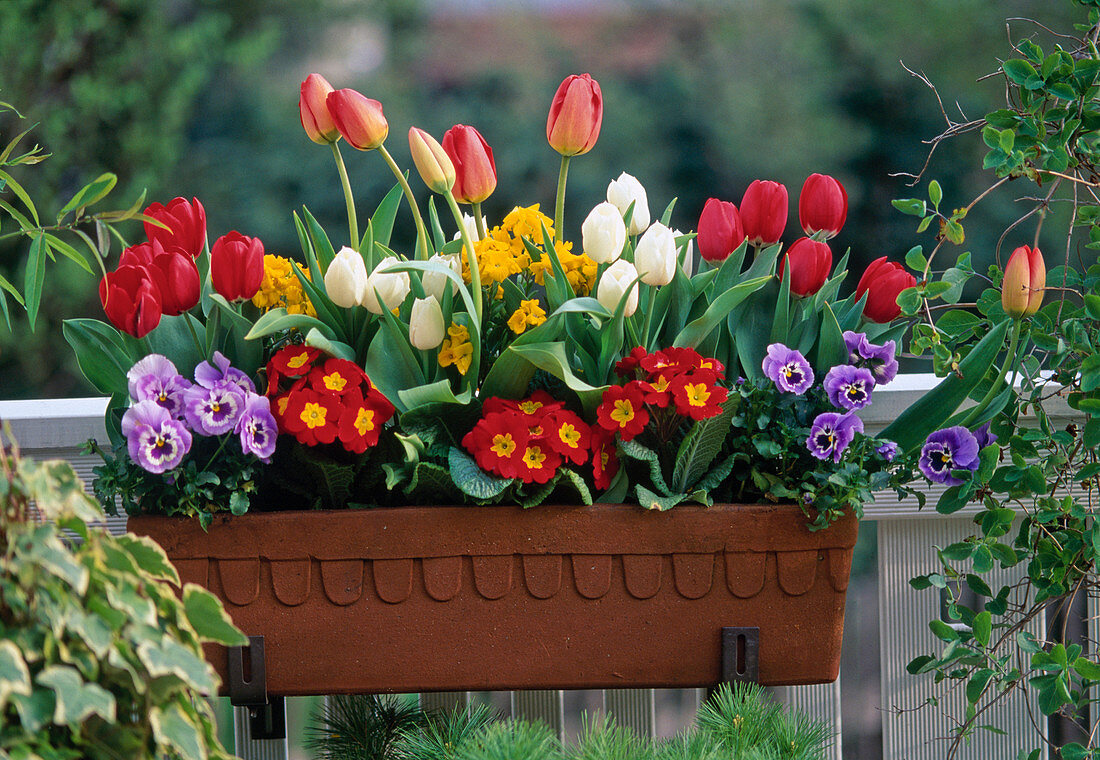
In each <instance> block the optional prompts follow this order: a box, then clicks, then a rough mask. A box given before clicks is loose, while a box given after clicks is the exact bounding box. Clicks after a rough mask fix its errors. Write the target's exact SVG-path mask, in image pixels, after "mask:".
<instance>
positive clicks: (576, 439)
mask: <svg viewBox="0 0 1100 760" xmlns="http://www.w3.org/2000/svg"><path fill="white" fill-rule="evenodd" d="M558 438H560V439H561V442H562V443H564V444H565V445H566V446H568V447H569V448H571V449H575V448H577V446H579V445H580V440H581V431H579V430H577V428H576V427H574V426H573V425H570V424H569V423H568V422H566V423H564V424H563V425H562V426H561V427H560V428H558Z"/></svg>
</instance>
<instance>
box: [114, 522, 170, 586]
mask: <svg viewBox="0 0 1100 760" xmlns="http://www.w3.org/2000/svg"><path fill="white" fill-rule="evenodd" d="M116 542H117V543H118V544H120V545H121V546H123V547H125V548H126V550H127V551H129V552H130V556H132V557H133V558H134V561H135V562H136V563H137V564H138V567H140V568H141V569H142V570H144V571H145V572H147V573H149V574H150V575H152V576H153V577H155V578H157V579H158V580H162V581H168V582H169V583H171V584H173V585H175V586H179V585H180V576H179V573H177V572H176V568H175V567H173V566H172V563H171V562H170V561H169V559H168V555H167V554H165V553H164V549H162V548H160V545H159V544H158V543H157V542H156V541H154V540H153V539H151V538H149V537H148V536H135V535H133V534H132V533H127V534H126V535H124V536H119V537H118V538H117V539H116Z"/></svg>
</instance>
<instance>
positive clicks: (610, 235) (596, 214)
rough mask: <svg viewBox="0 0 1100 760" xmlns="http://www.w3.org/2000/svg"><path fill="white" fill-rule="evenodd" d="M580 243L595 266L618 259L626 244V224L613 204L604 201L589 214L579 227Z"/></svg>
mask: <svg viewBox="0 0 1100 760" xmlns="http://www.w3.org/2000/svg"><path fill="white" fill-rule="evenodd" d="M581 242H582V243H583V244H584V252H585V253H586V254H588V258H590V259H592V260H593V261H595V262H596V263H597V264H610V263H611V262H612V261H614V260H615V259H617V258H619V256H620V254H622V252H623V245H624V244H625V243H626V224H625V223H624V222H623V215H622V214H620V213H619V209H617V208H616V207H615V204H613V203H608V202H607V201H604V202H603V203H600V204H598V205H597V206H596V207H595V208H594V209H592V211H590V212H589V214H588V216H587V217H586V218H585V220H584V223H583V224H582V225H581Z"/></svg>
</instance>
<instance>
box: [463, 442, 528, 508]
mask: <svg viewBox="0 0 1100 760" xmlns="http://www.w3.org/2000/svg"><path fill="white" fill-rule="evenodd" d="M447 463H448V464H449V465H450V468H451V479H452V480H453V481H454V484H455V485H456V486H458V488H459V490H461V491H462V492H463V493H464V494H466V495H467V496H472V497H473V498H475V499H477V500H478V501H487V500H489V499H494V498H496V497H497V496H500V495H501V494H502V493H504V490H505V489H506V488H508V486H510V485H512V483H513V482H514V481H513V479H511V478H498V477H495V476H493V475H490V474H489V473H487V472H485V471H484V470H482V469H481V468H480V467H478V465H477V462H475V461H474V460H473V459H472V458H471V457H469V456H468V455H466V454H465V453H464V452H462V451H460V450H459V449H456V448H454V447H453V446H452V447H451V450H450V452H449V453H448V455H447Z"/></svg>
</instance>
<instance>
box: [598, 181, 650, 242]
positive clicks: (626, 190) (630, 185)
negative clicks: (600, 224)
mask: <svg viewBox="0 0 1100 760" xmlns="http://www.w3.org/2000/svg"><path fill="white" fill-rule="evenodd" d="M607 201H608V203H613V204H615V208H617V209H619V213H620V214H622V215H623V216H624V217H625V216H626V211H627V209H628V208H630V204H631V203H633V204H634V213H633V214H631V216H630V234H631V235H639V234H641V233H642V232H644V231H645V228H646V227H648V226H649V201H648V200H646V195H645V188H644V187H642V183H641V182H639V181H638V180H637V179H636V178H634V177H633V176H631V175H629V174H627V173H626V172H623V173H622V174H620V175H619V178H618V179H615V180H611V184H610V185H608V186H607Z"/></svg>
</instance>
